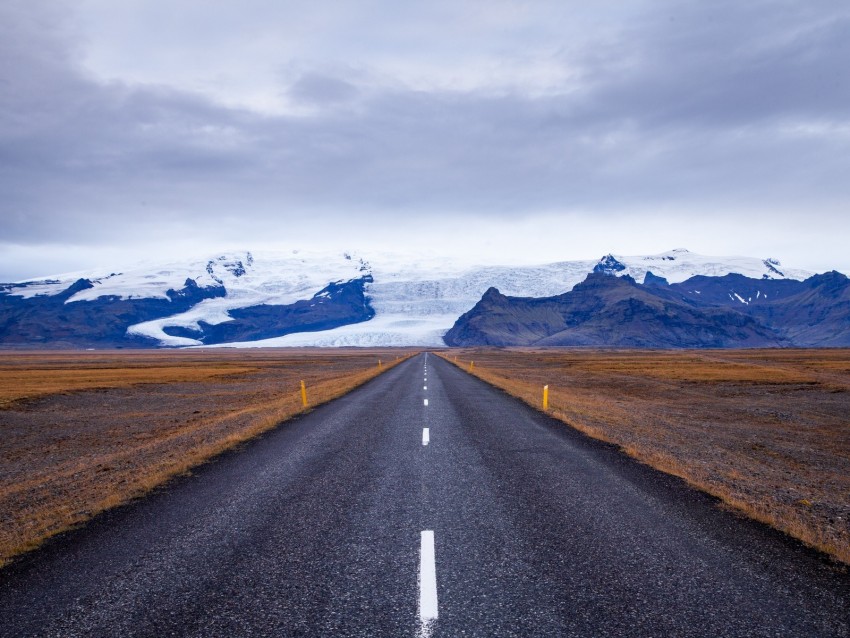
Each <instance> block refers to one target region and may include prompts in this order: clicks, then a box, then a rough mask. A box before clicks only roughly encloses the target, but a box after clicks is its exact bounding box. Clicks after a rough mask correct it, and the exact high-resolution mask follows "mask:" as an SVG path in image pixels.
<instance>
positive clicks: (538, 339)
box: [445, 264, 850, 348]
mask: <svg viewBox="0 0 850 638" xmlns="http://www.w3.org/2000/svg"><path fill="white" fill-rule="evenodd" d="M616 270H617V268H616V265H615V264H606V265H605V267H604V268H600V269H599V270H598V271H596V272H594V273H592V274H590V275H588V277H587V279H585V281H584V282H582V283H580V284H578V285H576V286H575V287H574V288H573V290H571V291H570V292H567V293H565V294H563V295H558V296H555V297H546V298H538V299H534V298H522V297H506V296H504V295H501V294H500V293H499V291H498V290H496V289H495V288H491V289H490V290H488V291H487V292H486V293H485V294H484V296H483V297H482V298H481V301H479V302H478V303H477V304H476V305H475V307H474V308H472V310H470V311H469V312H467V313H466V314H464V315H463V316H462V317H461V318H460V319H458V321H457V322H456V323H455V325H454V326H453V327H452V329H451V330H449V332H448V333H447V334H446V335H445V342H446V343H447V344H448V345H450V346H473V345H493V346H532V345H534V346H611V347H643V348H732V347H743V348H749V347H777V346H850V281H848V279H847V277H845V276H844V275H842V274H840V273H835V272H833V273H826V274H824V275H815V276H814V277H810V278H809V279H807V280H805V281H794V280H767V279H750V278H747V277H744V276H742V275H726V276H724V277H706V276H697V277H692V278H691V279H688V280H687V281H684V282H682V283H679V284H673V285H670V284H668V283H667V281H666V280H665V279H664V278H662V277H655V276H653V275H651V273H647V276H646V279H645V283H644V285H640V284H638V283H636V282H635V281H634V280H633V279H632V278H631V277H628V276H622V277H616V276H611V275H612V274H613V273H614V272H616Z"/></svg>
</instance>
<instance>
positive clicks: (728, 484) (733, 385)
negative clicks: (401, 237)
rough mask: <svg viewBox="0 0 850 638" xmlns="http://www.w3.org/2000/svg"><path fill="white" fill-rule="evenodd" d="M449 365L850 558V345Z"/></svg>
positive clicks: (478, 357) (509, 355)
mask: <svg viewBox="0 0 850 638" xmlns="http://www.w3.org/2000/svg"><path fill="white" fill-rule="evenodd" d="M443 356H444V357H445V358H446V359H448V360H449V361H452V362H455V363H456V364H457V365H459V366H461V367H463V368H464V369H466V370H469V369H470V362H474V366H473V368H472V373H473V374H475V375H476V376H478V377H480V378H481V379H483V380H485V381H488V382H489V383H491V384H493V385H495V386H497V387H499V388H502V389H503V390H505V391H507V392H509V393H510V394H513V395H515V396H517V397H519V398H521V399H523V400H525V401H526V402H527V403H529V404H530V405H533V406H536V407H541V404H542V393H543V386H544V385H546V384H548V385H549V406H550V409H549V412H550V413H551V414H552V415H553V416H555V417H556V418H559V419H561V420H563V421H565V422H566V423H568V424H570V425H571V426H573V427H575V428H576V429H578V430H581V431H582V432H585V433H586V434H589V435H590V436H592V437H594V438H597V439H601V440H603V441H608V442H611V443H614V444H616V445H618V446H620V447H621V448H622V449H623V450H624V451H626V452H627V453H628V454H629V455H631V456H633V457H635V458H636V459H638V460H640V461H642V462H644V463H647V464H649V465H651V466H653V467H655V468H657V469H660V470H663V471H665V472H668V473H670V474H674V475H676V476H679V477H681V478H683V479H685V480H686V481H687V482H689V483H690V484H692V485H694V486H696V487H698V488H699V489H702V490H704V491H706V492H708V493H710V494H713V495H715V496H717V497H719V498H720V499H722V501H723V502H724V503H725V504H726V505H727V506H728V507H729V508H731V509H733V510H734V511H737V512H740V513H743V514H745V515H747V516H750V517H752V518H755V519H757V520H760V521H763V522H766V523H768V524H770V525H772V526H774V527H776V528H778V529H780V530H782V531H784V532H786V533H788V534H790V535H792V536H795V537H796V538H798V539H800V540H802V541H804V542H805V543H807V544H809V545H811V546H813V547H816V548H818V549H820V550H822V551H824V552H826V553H828V554H831V555H832V556H833V557H835V558H838V559H839V560H841V561H843V562H845V563H850V351H848V350H737V351H717V350H713V351H685V352H669V351H601V350H595V351H594V350H563V351H556V350H537V351H535V350H525V349H507V350H495V349H468V350H461V351H451V352H444V353H443Z"/></svg>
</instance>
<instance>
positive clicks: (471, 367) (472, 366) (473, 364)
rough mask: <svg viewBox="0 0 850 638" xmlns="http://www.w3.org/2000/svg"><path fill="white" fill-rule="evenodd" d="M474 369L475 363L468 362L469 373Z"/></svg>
mask: <svg viewBox="0 0 850 638" xmlns="http://www.w3.org/2000/svg"><path fill="white" fill-rule="evenodd" d="M474 367H475V362H474V361H470V362H469V369H470V371H471V370H472V369H473V368H474Z"/></svg>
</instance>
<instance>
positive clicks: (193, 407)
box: [0, 350, 410, 565]
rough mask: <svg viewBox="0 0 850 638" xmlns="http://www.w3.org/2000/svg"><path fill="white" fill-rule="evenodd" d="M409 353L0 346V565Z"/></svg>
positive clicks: (354, 384) (344, 389)
mask: <svg viewBox="0 0 850 638" xmlns="http://www.w3.org/2000/svg"><path fill="white" fill-rule="evenodd" d="M409 355H410V353H409V352H402V351H388V350H365V351H364V350H357V351H346V350H334V351H328V350H294V351H293V350H251V351H243V350H238V351H237V350H216V351H178V352H175V351H168V352H162V351H156V352H150V351H147V352H127V351H123V352H98V353H79V352H77V353H67V352H65V353H8V352H5V353H0V402H1V403H0V523H1V525H0V565H2V564H3V563H4V562H6V561H8V560H9V559H10V558H11V557H12V556H15V555H16V554H19V553H21V552H23V551H27V550H29V549H32V548H34V547H36V546H38V545H39V544H40V543H41V542H43V541H44V540H45V539H46V538H48V537H50V536H52V535H54V534H56V533H58V532H61V531H63V530H66V529H68V528H70V527H72V526H74V525H77V524H79V523H82V522H83V521H85V520H87V519H89V518H91V517H92V516H93V515H95V514H96V513H98V512H101V511H103V510H105V509H108V508H110V507H113V506H115V505H119V504H121V503H125V502H127V501H129V500H131V499H133V498H135V497H138V496H140V495H143V494H145V493H146V492H148V491H150V490H151V489H152V488H154V487H156V486H158V485H161V484H163V483H164V482H165V481H167V480H168V479H169V478H171V477H173V476H176V475H179V474H181V473H184V472H186V471H188V470H189V469H190V468H192V467H193V466H196V465H198V464H199V463H202V462H203V461H205V460H208V459H210V458H212V457H213V456H215V455H217V454H219V453H221V452H222V451H224V450H226V449H228V448H231V447H233V446H234V445H237V444H239V443H240V442H243V441H246V440H248V439H250V438H252V437H254V436H257V435H258V434H260V433H262V432H264V431H267V430H269V429H271V428H273V427H275V426H276V425H277V424H279V423H280V422H282V421H284V420H286V419H287V418H290V417H292V416H293V415H295V414H297V413H299V412H303V407H302V405H301V397H300V381H301V380H302V379H303V380H304V381H305V383H306V385H307V390H308V400H309V404H310V406H311V407H312V406H316V405H319V404H321V403H324V402H326V401H329V400H331V399H334V398H336V397H338V396H341V395H343V394H345V393H346V392H349V391H350V390H352V389H353V388H355V387H357V386H358V385H361V384H363V383H365V382H366V381H368V380H369V379H372V378H373V377H375V376H377V375H378V374H380V372H382V371H384V370H387V369H389V368H390V367H392V366H393V365H395V364H396V363H398V362H399V361H400V360H403V359H404V358H406V357H407V356H409ZM397 357H398V358H399V359H397ZM378 359H381V360H382V361H383V362H384V365H383V367H382V368H380V369H379V368H378V366H377V361H378Z"/></svg>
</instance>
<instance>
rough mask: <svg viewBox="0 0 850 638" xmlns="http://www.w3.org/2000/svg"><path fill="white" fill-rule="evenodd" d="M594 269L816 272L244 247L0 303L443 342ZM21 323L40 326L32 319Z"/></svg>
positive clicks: (51, 285) (612, 259) (188, 333)
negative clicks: (487, 304)
mask: <svg viewBox="0 0 850 638" xmlns="http://www.w3.org/2000/svg"><path fill="white" fill-rule="evenodd" d="M594 270H595V271H597V272H599V271H604V272H608V273H611V274H616V275H630V276H631V277H633V278H634V279H635V280H637V281H639V282H640V281H643V280H644V278H645V277H646V274H647V273H648V272H651V273H652V274H653V275H655V276H657V277H663V278H665V279H666V280H667V281H668V282H670V283H676V282H681V281H684V280H686V279H688V278H690V277H692V276H694V275H706V276H723V275H726V274H729V273H738V274H742V275H745V276H746V277H750V278H757V279H785V278H788V279H804V278H806V277H807V276H809V275H810V274H811V273H808V272H805V271H801V270H788V269H785V268H783V267H782V265H781V264H780V263H779V262H778V261H776V260H774V259H756V258H748V257H706V256H702V255H697V254H694V253H691V252H688V251H687V250H684V249H677V250H673V251H670V252H667V253H662V254H660V255H651V256H636V257H627V256H620V255H607V256H605V257H603V258H602V259H601V260H599V261H595V260H586V261H564V262H558V263H553V264H545V265H540V266H470V265H466V264H460V263H453V262H451V261H448V260H445V259H436V258H410V257H408V256H399V255H393V254H389V253H376V254H369V255H359V254H355V253H332V254H329V253H306V252H299V251H288V252H256V253H251V252H247V251H239V252H232V253H230V252H228V253H226V254H221V255H217V256H214V257H212V258H203V259H191V260H187V261H186V262H184V263H172V264H167V265H162V266H151V265H142V266H139V267H135V268H132V269H127V270H124V271H122V272H120V273H109V274H105V273H97V272H89V273H73V274H70V275H64V276H58V277H53V278H50V279H48V280H35V281H26V282H18V283H15V284H6V285H0V304H2V305H0V309H1V308H3V307H8V308H13V309H14V308H17V309H18V314H17V315H15V314H14V312H13V311H12V310H7V311H6V314H9V313H11V315H10V316H12V319H11V320H7V321H6V323H5V325H6V326H7V327H6V329H5V330H6V332H7V333H9V334H11V332H10V331H13V327H14V326H15V325H16V324H15V323H14V322H15V321H16V319H15V317H18V316H19V315H21V316H23V315H22V311H20V308H22V307H24V306H27V305H30V304H41V305H42V306H44V310H43V312H54V313H55V312H56V311H55V308H56V307H58V304H61V306H62V307H63V308H64V309H65V310H64V315H67V314H68V313H69V312H70V311H74V310H75V309H76V310H75V311H76V312H77V313H78V314H79V313H80V312H82V311H83V309H85V310H86V313H85V315H86V317H87V319H86V321H89V322H91V321H94V319H92V318H91V317H92V316H95V315H96V314H97V313H95V312H94V310H95V307H96V306H98V304H108V308H109V312H108V314H109V317H110V318H111V319H112V320H113V322H112V324H111V326H112V327H111V329H112V330H113V332H115V334H117V335H119V337H120V336H121V334H122V332H121V331H122V330H123V336H124V337H126V339H127V341H128V343H130V344H132V345H137V346H139V345H141V346H144V345H162V346H192V345H194V346H197V345H209V344H213V343H216V344H218V345H222V346H237V345H238V346H253V347H262V346H407V345H415V346H439V345H443V341H442V337H443V335H444V334H445V333H446V331H447V330H449V328H451V327H452V325H453V324H454V322H455V321H456V320H457V319H458V317H459V316H460V315H462V314H463V313H465V312H467V311H468V310H469V309H470V308H472V307H473V306H474V305H475V304H476V303H477V302H478V300H479V299H480V298H481V295H482V294H483V293H484V292H485V291H486V290H487V289H488V288H490V287H496V288H498V289H499V290H500V291H501V292H502V293H503V294H505V295H509V296H521V297H547V296H552V295H557V294H561V293H564V292H566V291H569V290H571V289H572V288H573V286H574V285H576V284H577V283H579V282H581V281H583V280H584V279H585V277H586V276H587V274H588V273H590V272H593V271H594ZM342 306H344V308H343V309H342V310H340V308H341V307H342ZM24 314H25V313H24ZM32 314H33V313H32V312H29V314H28V315H27V316H31V315H32ZM71 314H73V312H72V313H71ZM101 314H103V313H101ZM64 315H63V316H64ZM18 320H19V321H20V320H21V319H18ZM122 320H123V321H125V322H126V325H124V326H122V325H121V321H122ZM70 321H71V323H73V318H72V319H71V320H70ZM10 322H11V323H10ZM0 325H4V324H2V323H0ZM51 325H52V324H51ZM61 327H62V326H59V327H56V326H54V328H55V330H56V331H58V332H57V333H56V334H61V335H63V339H65V341H68V340H70V341H69V343H74V340H73V332H72V331H70V328H69V329H68V330H64V329H62V330H60V328H61ZM23 332H24V333H25V334H27V335H33V334H37V330H36V329H35V328H33V327H32V326H30V327H28V329H27V330H26V331H23ZM9 334H4V333H0V342H5V343H10V339H9V338H7V337H8V336H9ZM51 334H54V333H51ZM92 335H94V333H92ZM271 335H282V336H271ZM263 336H269V337H270V338H262V337H263ZM29 338H32V337H31V336H30V337H29ZM49 338H50V337H45V338H44V340H43V341H42V342H46V341H49ZM116 338H117V337H116ZM91 339H94V341H97V340H96V339H95V338H94V336H92V337H91ZM11 342H12V343H22V341H21V339H19V340H17V341H15V340H14V339H12V340H11ZM85 343H86V344H88V343H89V342H88V341H86V342H85Z"/></svg>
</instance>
